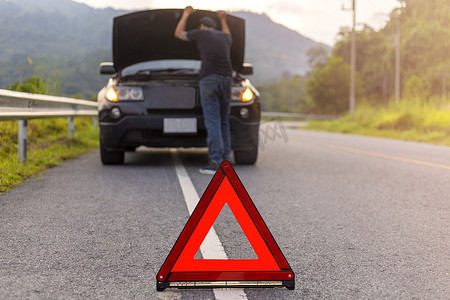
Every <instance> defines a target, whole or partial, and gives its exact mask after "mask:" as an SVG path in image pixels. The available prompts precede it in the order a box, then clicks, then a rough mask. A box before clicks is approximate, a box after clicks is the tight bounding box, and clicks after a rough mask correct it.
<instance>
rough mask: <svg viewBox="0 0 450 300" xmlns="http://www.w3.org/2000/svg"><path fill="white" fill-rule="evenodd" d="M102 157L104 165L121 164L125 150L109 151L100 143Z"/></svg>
mask: <svg viewBox="0 0 450 300" xmlns="http://www.w3.org/2000/svg"><path fill="white" fill-rule="evenodd" d="M100 158H101V160H102V163H103V164H104V165H121V164H123V161H124V152H123V151H108V150H106V149H105V147H103V145H102V144H101V143H100Z"/></svg>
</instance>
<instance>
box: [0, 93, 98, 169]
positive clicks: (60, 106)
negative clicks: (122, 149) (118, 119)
mask: <svg viewBox="0 0 450 300" xmlns="http://www.w3.org/2000/svg"><path fill="white" fill-rule="evenodd" d="M75 116H93V117H94V124H98V122H97V118H96V116H97V103H96V102H92V101H87V100H77V99H72V98H66V97H55V96H49V95H38V94H29V93H22V92H13V91H8V90H2V89H0V121H10V120H19V158H18V160H19V161H25V160H26V157H27V137H28V134H27V127H28V126H27V125H28V124H27V121H28V120H29V119H40V118H56V117H68V134H69V136H72V135H73V134H74V123H73V117H75Z"/></svg>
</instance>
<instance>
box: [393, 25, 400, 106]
mask: <svg viewBox="0 0 450 300" xmlns="http://www.w3.org/2000/svg"><path fill="white" fill-rule="evenodd" d="M396 31H397V32H396V34H395V83H394V84H395V103H396V104H399V103H400V18H398V19H397V30H396Z"/></svg>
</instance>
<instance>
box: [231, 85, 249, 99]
mask: <svg viewBox="0 0 450 300" xmlns="http://www.w3.org/2000/svg"><path fill="white" fill-rule="evenodd" d="M253 99H255V94H254V93H253V92H252V90H251V89H250V88H246V87H235V88H233V90H232V100H233V101H235V102H250V101H252V100H253Z"/></svg>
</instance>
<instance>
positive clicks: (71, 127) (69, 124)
mask: <svg viewBox="0 0 450 300" xmlns="http://www.w3.org/2000/svg"><path fill="white" fill-rule="evenodd" d="M67 127H68V132H69V136H70V137H72V136H73V135H74V132H75V125H74V124H73V117H68V118H67Z"/></svg>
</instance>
